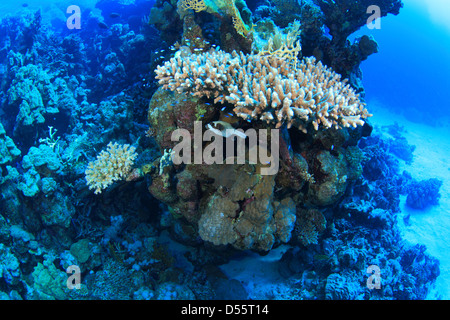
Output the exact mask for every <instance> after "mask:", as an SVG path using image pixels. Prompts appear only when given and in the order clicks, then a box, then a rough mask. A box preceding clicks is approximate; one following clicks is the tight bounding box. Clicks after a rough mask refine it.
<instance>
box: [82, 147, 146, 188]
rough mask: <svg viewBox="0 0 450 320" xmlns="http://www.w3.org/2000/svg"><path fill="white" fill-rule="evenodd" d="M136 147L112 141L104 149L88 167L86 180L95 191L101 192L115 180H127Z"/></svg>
mask: <svg viewBox="0 0 450 320" xmlns="http://www.w3.org/2000/svg"><path fill="white" fill-rule="evenodd" d="M135 150H136V148H134V147H132V146H130V145H128V144H125V145H119V144H118V143H112V142H110V143H109V144H108V146H107V148H106V150H102V151H101V152H100V153H99V154H98V156H97V160H95V161H94V162H90V163H89V165H88V168H87V169H86V182H87V185H88V186H89V189H95V191H94V193H96V194H97V193H101V192H102V190H103V189H105V188H107V187H109V186H110V185H111V184H112V183H114V182H115V181H120V180H126V179H127V177H128V175H129V174H130V173H131V169H132V166H133V163H134V159H135V158H136V156H137V154H136V153H135Z"/></svg>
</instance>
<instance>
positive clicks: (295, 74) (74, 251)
mask: <svg viewBox="0 0 450 320" xmlns="http://www.w3.org/2000/svg"><path fill="white" fill-rule="evenodd" d="M374 2H375V4H378V5H380V6H381V8H382V15H383V16H384V15H386V14H388V13H394V14H396V13H398V9H399V8H400V4H401V2H400V1H397V0H393V1H388V0H382V1H381V0H380V1H374ZM354 4H355V6H354V7H353V6H352V7H348V8H347V7H346V5H347V2H346V1H333V2H332V1H325V0H324V1H319V0H317V1H312V0H304V1H300V2H299V1H294V0H292V1H291V0H288V1H281V0H272V1H265V0H262V1H243V0H236V1H232V0H201V1H200V0H193V1H189V0H183V1H176V0H157V1H155V2H153V1H145V0H135V1H128V0H122V1H115V0H101V1H98V3H97V4H96V7H95V9H94V10H87V11H86V12H85V13H83V28H82V29H80V30H68V29H67V28H66V21H65V20H64V19H62V18H59V17H60V16H61V14H60V13H61V12H59V11H55V10H56V7H54V8H53V9H51V10H50V12H47V11H45V10H44V11H42V12H41V11H36V12H33V11H31V10H30V9H29V8H26V7H24V8H23V9H22V14H21V15H7V16H5V17H3V18H1V20H0V72H1V73H2V75H4V77H2V79H1V81H0V192H1V195H2V197H1V198H0V299H13V300H15V299H17V300H19V299H64V300H66V299H80V300H81V299H105V300H106V299H146V300H148V299H152V300H156V299H164V300H170V299H178V300H179V299H189V300H191V299H203V300H211V299H258V298H259V299H261V298H263V299H280V298H286V299H424V298H426V295H427V292H428V290H429V288H430V286H431V285H432V284H433V283H434V281H435V279H436V277H437V276H438V275H439V262H438V261H437V260H436V259H434V258H433V257H431V256H430V255H429V254H428V253H427V252H426V248H425V247H423V246H421V245H416V246H411V245H409V244H407V243H405V242H404V241H403V239H402V238H401V236H400V233H399V231H398V228H397V226H396V218H397V216H396V214H397V212H398V211H399V203H400V195H404V196H406V197H407V199H410V200H407V202H409V203H410V204H411V205H413V206H415V207H420V208H425V207H426V205H429V204H436V203H437V200H438V199H439V188H440V186H441V185H440V181H436V180H430V181H415V180H414V179H412V178H411V176H410V175H408V174H407V173H406V172H405V173H400V172H399V167H400V166H399V161H408V162H409V161H412V160H413V152H414V147H413V146H410V145H409V144H408V143H407V141H406V140H405V139H404V138H403V137H402V132H403V131H402V128H400V127H398V126H392V127H389V128H382V130H383V131H384V133H385V132H386V131H388V132H389V134H390V135H391V137H390V138H386V136H383V135H381V134H380V131H377V130H378V129H376V128H375V130H373V132H372V129H373V128H372V126H371V124H370V122H369V121H368V120H367V118H368V117H369V114H368V112H367V110H366V109H365V103H364V101H363V100H362V96H360V95H359V94H358V93H359V92H362V90H363V88H362V86H361V83H360V82H358V80H360V74H359V73H358V70H357V69H358V66H359V63H360V62H361V61H362V60H364V59H365V58H367V57H368V56H369V55H370V54H372V53H374V52H376V51H377V45H376V43H375V41H374V39H372V38H370V37H363V38H360V39H358V40H357V41H356V42H355V43H354V44H349V43H348V41H347V37H348V36H349V35H350V33H352V32H353V31H354V30H357V29H358V28H359V27H361V26H362V25H363V24H362V23H363V21H362V17H366V12H365V10H364V11H361V10H360V9H361V8H362V7H363V6H364V5H366V4H367V1H354ZM346 9H348V10H349V14H350V15H348V16H346V15H342V14H341V13H340V11H341V10H346ZM342 12H344V11H342ZM344 16H345V17H344ZM325 26H328V28H329V30H330V36H328V35H327V34H326V29H325V28H324V27H325ZM330 37H331V39H330ZM219 47H220V48H219ZM233 50H235V52H233ZM237 52H239V53H237ZM312 56H314V57H315V58H312ZM155 72H156V79H155V77H154V74H155ZM347 79H348V80H347ZM351 86H353V88H352V87H351ZM167 89H169V90H167ZM195 122H201V128H202V129H211V130H212V129H213V130H215V132H216V133H218V135H219V136H221V137H222V138H224V139H229V138H233V137H234V138H236V136H238V137H241V138H245V139H248V138H249V137H247V136H246V134H245V133H243V132H244V131H245V130H248V129H255V130H265V129H274V130H275V129H278V130H279V139H278V140H279V141H273V142H272V141H271V144H272V143H274V144H279V158H280V159H279V160H280V161H279V162H280V163H279V170H278V171H277V172H276V174H274V175H263V174H261V169H262V168H263V167H264V166H265V165H266V164H264V163H256V164H255V163H250V161H245V163H242V164H224V165H222V164H220V165H219V164H207V163H206V162H201V163H199V164H186V163H181V164H180V163H176V162H175V161H173V160H174V157H173V152H172V151H173V149H174V147H175V146H176V143H177V142H178V141H173V140H172V137H171V135H172V133H173V132H174V130H176V129H185V130H187V132H189V133H190V134H191V137H193V136H194V134H195V125H194V123H195ZM148 125H150V127H149V126H148ZM227 129H228V130H230V131H228V132H227V131H226V130H227ZM239 129H242V131H241V130H239ZM184 132H186V131H184ZM391 138H392V139H391ZM192 140H194V138H192ZM192 140H191V141H190V142H193V141H192ZM183 141H184V140H183ZM211 143H212V142H211V141H202V142H201V145H200V149H197V150H194V149H193V150H192V151H193V153H194V154H195V153H199V152H203V151H205V150H207V148H209V147H211ZM105 146H106V148H105ZM103 148H105V149H104V150H102V149H103ZM261 149H263V150H262V151H266V152H268V151H269V150H271V149H270V148H269V145H266V146H263V147H262V148H261ZM98 150H102V151H100V152H98ZM260 151H261V150H260ZM251 152H254V150H249V148H248V146H247V145H246V146H245V154H246V156H247V155H249V154H250V153H251ZM233 160H236V159H233ZM118 181H121V183H115V182H118ZM99 193H101V196H95V195H94V194H99ZM280 252H281V253H280ZM270 254H275V257H276V261H275V260H273V261H271V266H272V267H273V268H274V270H272V271H271V272H274V276H275V278H276V279H277V280H276V283H272V284H271V285H272V288H273V290H266V289H267V287H266V286H265V284H264V283H261V282H256V281H254V280H253V279H245V280H244V281H241V280H238V279H235V278H233V277H232V276H230V275H228V274H227V273H226V272H224V271H223V269H224V266H226V264H227V263H229V262H236V261H237V262H238V263H241V266H242V264H243V262H242V261H243V260H242V261H241V258H244V259H247V258H251V259H254V260H253V261H259V260H258V259H259V258H261V257H266V255H270ZM277 255H278V256H277ZM280 256H281V259H280V258H279V257H280ZM236 257H238V258H237V259H236ZM255 257H257V258H255ZM267 257H269V259H273V256H267ZM371 264H377V265H378V266H380V267H381V268H382V272H383V283H382V289H381V291H378V290H375V291H371V290H369V289H368V288H367V287H366V283H365V278H364V277H363V275H365V271H366V268H367V266H368V265H371ZM69 266H78V267H79V268H80V272H81V274H80V276H81V283H80V286H79V289H76V288H75V289H70V288H69V287H67V285H66V281H67V279H68V276H69V274H68V273H67V272H66V270H67V268H68V267H69ZM246 267H247V265H246ZM249 268H250V267H249ZM280 276H281V277H282V278H280ZM265 280H266V279H265ZM267 281H269V280H267ZM252 282H253V286H252V285H251V283H252ZM262 282H266V281H262ZM255 283H256V284H255Z"/></svg>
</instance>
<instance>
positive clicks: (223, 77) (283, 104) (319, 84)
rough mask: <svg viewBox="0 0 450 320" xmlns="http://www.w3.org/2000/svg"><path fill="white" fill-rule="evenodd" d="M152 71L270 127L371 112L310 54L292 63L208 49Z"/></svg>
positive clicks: (331, 122)
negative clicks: (230, 105)
mask: <svg viewBox="0 0 450 320" xmlns="http://www.w3.org/2000/svg"><path fill="white" fill-rule="evenodd" d="M185 51H188V50H185ZM155 72H156V79H158V80H159V84H161V85H163V87H164V88H165V89H169V90H171V91H176V92H178V93H182V92H188V93H191V94H192V95H194V96H198V97H207V98H214V103H218V102H221V103H225V102H228V103H230V104H232V105H234V107H235V108H234V109H233V111H234V113H235V114H236V115H237V116H239V117H241V118H243V119H244V120H247V121H249V122H250V121H252V120H262V121H266V122H267V123H276V128H279V127H281V126H282V125H283V124H284V123H286V124H287V127H288V128H290V127H291V126H292V125H294V126H295V127H297V128H298V129H300V130H302V131H303V132H307V127H308V124H309V123H311V124H312V125H313V127H314V129H315V130H319V126H321V127H322V128H323V129H328V128H336V129H339V128H342V127H351V126H353V127H357V126H358V125H360V126H362V125H364V120H363V119H365V118H367V117H370V116H371V115H370V114H369V113H368V112H367V110H366V109H365V108H364V103H362V102H361V101H360V99H359V95H358V94H356V93H355V91H354V90H353V89H352V88H351V87H350V85H348V84H346V81H345V80H344V81H341V76H340V75H338V74H336V73H334V72H333V71H332V70H331V69H329V68H327V67H326V66H324V65H323V64H322V63H321V62H318V63H316V61H315V59H314V58H305V59H304V60H303V61H301V62H300V63H299V64H298V67H297V68H293V67H292V66H291V65H290V63H289V61H287V60H285V59H280V58H278V57H275V56H272V55H254V54H248V55H244V54H243V53H240V54H238V53H236V52H235V51H233V52H232V53H231V54H230V53H226V52H223V51H221V50H210V51H209V52H206V53H201V54H197V55H195V54H176V55H175V57H174V58H171V59H170V61H167V62H165V63H164V65H162V66H158V68H157V70H156V71H155Z"/></svg>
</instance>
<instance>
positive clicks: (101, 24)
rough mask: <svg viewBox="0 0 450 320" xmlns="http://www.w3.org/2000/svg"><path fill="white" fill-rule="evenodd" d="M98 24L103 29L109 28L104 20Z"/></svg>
mask: <svg viewBox="0 0 450 320" xmlns="http://www.w3.org/2000/svg"><path fill="white" fill-rule="evenodd" d="M98 26H99V27H100V28H101V29H108V25H107V24H106V23H104V22H101V21H99V22H98Z"/></svg>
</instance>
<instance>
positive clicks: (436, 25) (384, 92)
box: [358, 1, 450, 124]
mask: <svg viewBox="0 0 450 320" xmlns="http://www.w3.org/2000/svg"><path fill="white" fill-rule="evenodd" d="M429 2H433V1H429ZM441 10H442V16H445V12H447V13H450V8H449V7H448V4H445V3H444V6H443V7H442V9H441ZM358 34H372V35H373V36H374V37H375V39H376V40H377V42H378V44H379V47H380V52H379V53H378V54H375V55H373V56H372V57H370V58H369V59H368V60H367V61H365V62H363V64H362V70H363V72H364V85H365V88H366V91H367V98H368V100H371V99H378V100H379V101H380V102H382V103H383V104H386V105H388V106H390V107H392V108H395V110H396V111H398V112H399V113H402V114H404V115H405V116H406V117H408V118H409V119H411V120H413V121H419V122H420V121H426V122H428V123H430V124H435V123H436V121H438V119H441V118H442V117H444V118H446V119H447V121H448V110H449V107H450V104H449V102H448V99H447V98H446V92H448V90H449V88H450V77H449V76H448V75H449V74H450V27H449V26H448V24H447V26H446V25H445V24H442V21H440V22H439V21H434V19H433V17H432V16H431V15H430V14H429V13H428V11H427V4H426V1H422V2H417V1H412V2H411V1H408V2H405V7H404V8H403V9H402V11H401V14H400V15H399V16H388V17H385V18H383V19H382V22H381V29H380V30H374V31H370V32H369V31H368V29H367V28H363V29H362V30H360V32H358Z"/></svg>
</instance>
